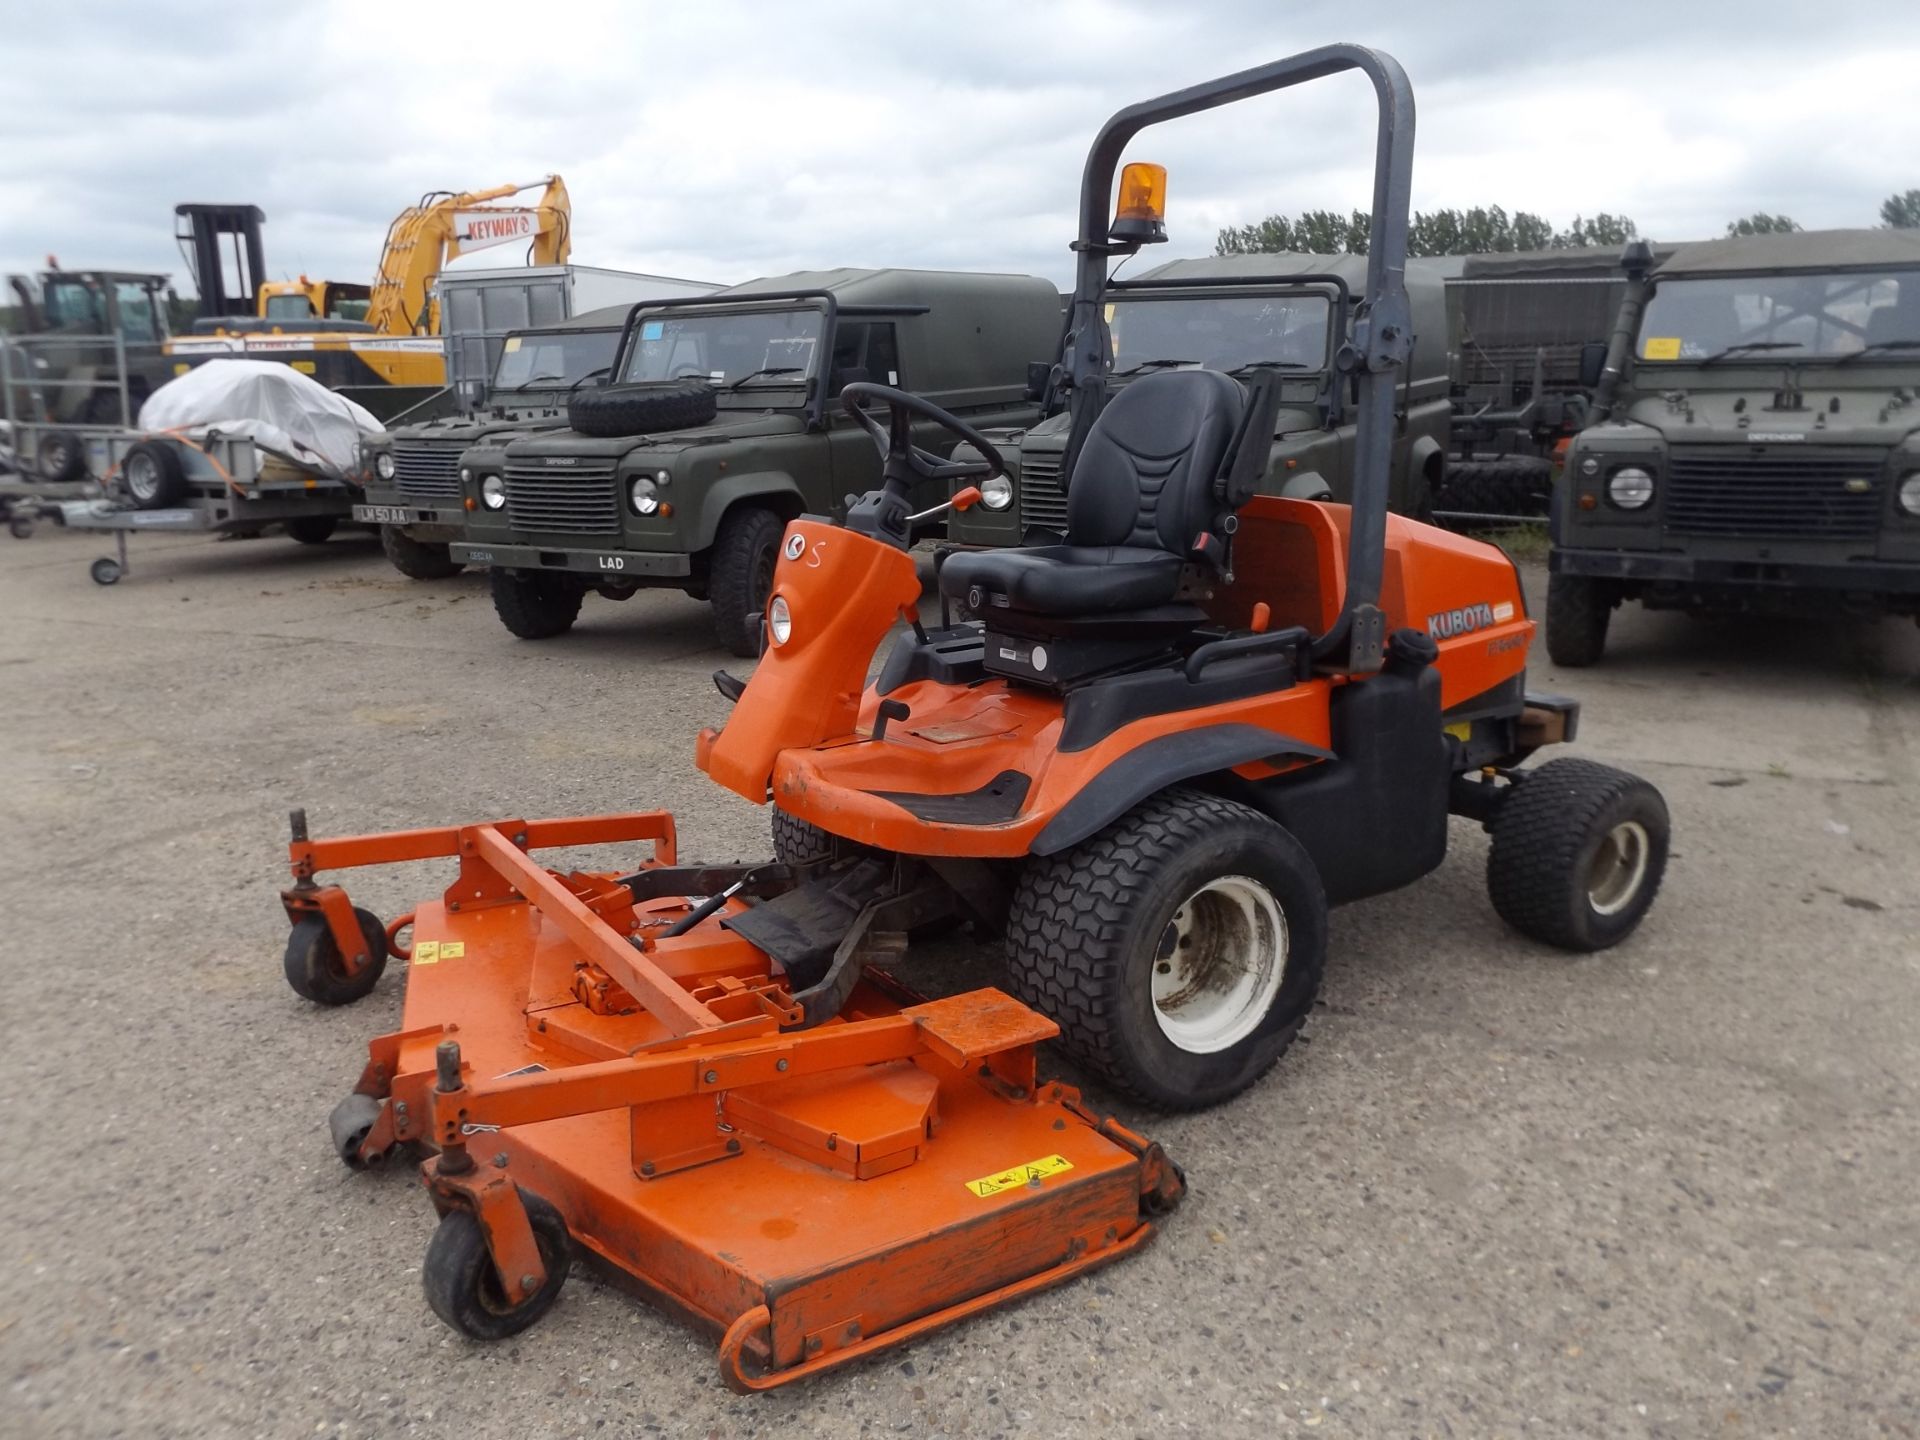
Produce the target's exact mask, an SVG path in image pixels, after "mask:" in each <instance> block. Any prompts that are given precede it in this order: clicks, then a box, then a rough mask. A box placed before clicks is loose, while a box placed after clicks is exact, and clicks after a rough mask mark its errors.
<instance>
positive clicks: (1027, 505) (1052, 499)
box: [1020, 454, 1067, 535]
mask: <svg viewBox="0 0 1920 1440" xmlns="http://www.w3.org/2000/svg"><path fill="white" fill-rule="evenodd" d="M1060 459H1061V457H1060V456H1059V455H1057V454H1054V455H1033V454H1026V455H1022V456H1021V457H1020V525H1021V528H1023V529H1027V530H1031V529H1032V528H1033V527H1034V526H1036V525H1038V526H1040V527H1041V528H1043V529H1046V530H1054V531H1057V532H1059V533H1060V534H1062V535H1064V534H1066V532H1067V495H1066V492H1065V491H1064V490H1062V489H1061V488H1060Z"/></svg>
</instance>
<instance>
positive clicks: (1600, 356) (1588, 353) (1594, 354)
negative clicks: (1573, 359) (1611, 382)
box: [1580, 340, 1607, 390]
mask: <svg viewBox="0 0 1920 1440" xmlns="http://www.w3.org/2000/svg"><path fill="white" fill-rule="evenodd" d="M1606 368H1607V342H1606V341H1604V340H1589V341H1587V343H1586V344H1584V345H1582V346H1581V347H1580V388H1581V389H1582V390H1591V389H1593V388H1594V387H1595V386H1597V385H1598V384H1599V383H1600V375H1601V372H1602V371H1604V370H1605V369H1606Z"/></svg>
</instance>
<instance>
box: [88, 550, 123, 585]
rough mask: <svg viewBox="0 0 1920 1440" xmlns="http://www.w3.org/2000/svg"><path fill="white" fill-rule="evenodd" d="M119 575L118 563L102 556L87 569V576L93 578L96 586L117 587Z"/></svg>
mask: <svg viewBox="0 0 1920 1440" xmlns="http://www.w3.org/2000/svg"><path fill="white" fill-rule="evenodd" d="M121 573H122V572H121V569H120V562H119V561H118V560H112V559H109V558H108V557H106V556H104V555H102V556H101V557H100V558H99V559H98V560H96V561H94V562H93V564H91V565H89V566H88V567H87V574H89V575H91V576H92V577H93V583H94V584H96V585H118V584H119V583H120V576H121Z"/></svg>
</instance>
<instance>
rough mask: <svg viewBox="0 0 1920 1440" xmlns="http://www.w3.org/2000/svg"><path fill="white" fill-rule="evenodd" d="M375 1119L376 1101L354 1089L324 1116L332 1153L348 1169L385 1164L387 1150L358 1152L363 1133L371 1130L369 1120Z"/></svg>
mask: <svg viewBox="0 0 1920 1440" xmlns="http://www.w3.org/2000/svg"><path fill="white" fill-rule="evenodd" d="M379 1118H380V1102H379V1101H378V1100H376V1099H374V1098H373V1097H372V1096H371V1095H362V1094H360V1093H358V1092H357V1091H356V1092H355V1093H354V1094H352V1095H349V1096H347V1098H346V1099H344V1100H342V1101H341V1102H340V1103H339V1104H338V1105H336V1106H334V1107H333V1113H332V1114H331V1115H329V1116H328V1117H327V1132H328V1133H329V1134H330V1135H332V1136H333V1153H334V1154H336V1155H338V1156H339V1157H340V1160H341V1163H343V1164H344V1165H345V1166H346V1167H347V1168H348V1169H349V1170H371V1169H372V1168H373V1167H374V1166H376V1165H380V1164H384V1163H385V1161H386V1158H387V1156H388V1154H389V1153H390V1152H389V1151H386V1150H382V1151H379V1152H378V1153H376V1154H372V1155H362V1154H361V1152H360V1147H361V1145H362V1144H363V1143H364V1142H365V1141H366V1138H367V1132H368V1131H370V1130H371V1129H373V1122H374V1121H376V1120H378V1119H379Z"/></svg>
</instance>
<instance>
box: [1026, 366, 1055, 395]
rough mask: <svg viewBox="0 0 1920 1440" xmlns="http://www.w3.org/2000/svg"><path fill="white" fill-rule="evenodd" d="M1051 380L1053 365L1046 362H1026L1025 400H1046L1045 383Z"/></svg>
mask: <svg viewBox="0 0 1920 1440" xmlns="http://www.w3.org/2000/svg"><path fill="white" fill-rule="evenodd" d="M1052 378H1053V363H1052V362H1051V361H1048V360H1029V361H1028V362H1027V399H1029V400H1044V399H1046V398H1047V382H1048V381H1049V380H1051V379H1052Z"/></svg>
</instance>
